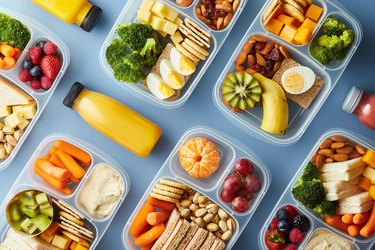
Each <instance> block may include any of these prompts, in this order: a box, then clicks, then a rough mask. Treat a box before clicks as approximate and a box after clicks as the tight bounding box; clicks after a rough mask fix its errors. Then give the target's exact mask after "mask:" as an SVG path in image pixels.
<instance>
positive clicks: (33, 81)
mask: <svg viewBox="0 0 375 250" xmlns="http://www.w3.org/2000/svg"><path fill="white" fill-rule="evenodd" d="M30 87H31V88H32V89H33V90H38V89H40V88H41V87H42V84H41V82H40V80H39V79H36V78H33V79H31V81H30Z"/></svg>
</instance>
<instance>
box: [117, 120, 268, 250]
mask: <svg viewBox="0 0 375 250" xmlns="http://www.w3.org/2000/svg"><path fill="white" fill-rule="evenodd" d="M197 137H204V138H207V139H208V140H210V141H211V142H213V143H214V144H215V145H216V147H217V149H218V151H219V152H220V160H221V163H220V166H219V168H218V169H217V171H216V172H214V173H213V174H212V175H211V176H209V177H208V178H206V179H203V178H202V179H197V178H194V177H192V176H190V175H189V174H187V172H186V171H185V170H184V169H183V168H182V167H181V165H180V163H179V156H178V151H179V149H180V148H181V147H182V145H184V144H185V143H186V142H187V141H189V140H190V139H192V138H197ZM240 158H245V159H247V160H250V161H251V162H252V163H253V166H254V174H255V175H256V176H257V177H258V178H259V180H260V182H261V188H260V190H259V191H258V192H257V193H254V196H253V199H252V200H251V202H250V204H249V208H248V210H247V211H246V212H242V213H238V212H235V211H234V210H233V209H232V208H231V206H230V203H225V202H224V201H223V200H222V199H221V198H220V190H221V186H222V185H223V182H224V179H225V177H226V176H227V175H228V174H229V173H231V172H232V171H233V163H234V162H235V161H236V160H237V159H240ZM162 180H166V181H172V182H178V183H180V184H183V186H184V185H186V186H188V187H190V188H191V189H193V190H194V192H193V193H191V195H193V194H194V195H195V194H196V193H200V194H201V195H203V196H205V197H206V198H208V199H209V200H211V201H212V203H214V204H217V205H218V206H219V207H220V208H221V210H222V211H225V213H226V214H227V215H229V217H231V218H232V219H233V220H234V222H235V223H234V224H235V225H234V226H232V231H233V233H232V234H231V235H232V237H231V238H230V240H228V241H226V242H225V249H231V248H232V247H233V245H234V244H235V242H236V240H237V239H238V237H239V236H240V234H241V233H242V231H243V230H244V229H245V227H246V225H247V223H248V222H249V221H250V219H251V217H252V215H253V214H254V212H255V210H256V208H257V207H258V205H259V203H260V202H261V200H262V198H263V196H264V195H265V193H266V192H267V190H268V187H269V185H270V183H271V175H270V172H269V170H268V168H267V166H266V165H265V164H264V163H263V162H262V161H261V160H260V159H258V157H257V156H256V155H255V154H254V153H253V152H252V151H251V150H249V149H248V148H246V147H245V146H244V145H242V144H241V143H240V142H238V141H236V140H234V139H233V138H230V137H229V136H227V135H225V134H224V133H222V132H220V131H216V130H214V129H212V128H209V127H201V126H199V127H192V128H190V129H189V130H188V131H186V132H185V134H184V135H183V136H182V137H181V139H180V140H179V142H178V143H177V145H176V147H175V148H174V149H173V151H172V152H171V154H170V155H169V157H168V158H167V160H166V161H165V163H164V164H163V166H162V167H161V169H160V171H159V173H158V174H157V175H156V176H155V178H154V180H153V181H152V183H151V184H150V186H149V188H148V189H147V191H146V192H145V194H144V195H143V197H142V198H141V200H140V202H139V204H138V206H137V208H136V209H135V210H134V212H133V214H132V215H131V217H130V218H129V220H128V221H127V222H126V224H125V227H124V230H123V234H122V237H123V238H122V242H123V245H124V247H125V249H137V246H136V245H135V243H134V241H133V237H132V235H131V233H130V231H131V225H132V222H133V220H134V218H135V217H136V216H137V214H138V213H139V211H140V210H141V208H142V207H143V206H144V205H145V204H146V203H147V202H146V199H147V198H148V197H149V196H150V195H151V193H152V192H154V191H153V188H154V187H155V185H157V184H158V183H159V184H160V181H162ZM185 199H186V198H185ZM190 199H191V200H193V202H194V200H195V199H196V198H191V197H190ZM199 199H200V198H198V200H199ZM190 203H191V202H190ZM172 204H173V203H172ZM176 204H177V203H176ZM228 204H229V205H228ZM211 206H212V205H211ZM172 213H173V212H172ZM192 213H193V212H192V211H191V215H193V214H192ZM220 218H221V217H220ZM216 223H217V222H216ZM219 224H220V223H219ZM206 226H207V225H206ZM228 228H230V227H228ZM233 228H234V229H233ZM223 235H224V234H223Z"/></svg>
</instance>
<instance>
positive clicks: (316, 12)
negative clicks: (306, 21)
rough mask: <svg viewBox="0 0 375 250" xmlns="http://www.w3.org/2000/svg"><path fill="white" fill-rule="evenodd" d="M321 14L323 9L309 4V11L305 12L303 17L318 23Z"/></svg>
mask: <svg viewBox="0 0 375 250" xmlns="http://www.w3.org/2000/svg"><path fill="white" fill-rule="evenodd" d="M322 12H323V8H321V7H319V6H317V5H315V4H311V5H310V7H309V9H308V10H307V11H306V14H305V16H306V17H307V18H310V19H312V20H314V21H315V22H318V20H319V18H320V15H321V14H322Z"/></svg>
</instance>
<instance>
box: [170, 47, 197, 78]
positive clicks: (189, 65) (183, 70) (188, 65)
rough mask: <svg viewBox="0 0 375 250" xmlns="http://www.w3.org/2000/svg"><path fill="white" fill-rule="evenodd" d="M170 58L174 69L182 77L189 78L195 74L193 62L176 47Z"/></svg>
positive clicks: (172, 50)
mask: <svg viewBox="0 0 375 250" xmlns="http://www.w3.org/2000/svg"><path fill="white" fill-rule="evenodd" d="M169 57H170V59H171V62H172V65H173V67H174V68H175V69H176V70H177V72H178V73H180V74H181V75H183V76H188V75H191V74H193V73H194V72H195V64H194V63H193V61H192V60H190V59H189V58H187V57H186V56H184V55H183V54H181V53H180V52H179V51H178V50H177V49H176V48H175V47H173V48H172V49H171V52H170V56H169Z"/></svg>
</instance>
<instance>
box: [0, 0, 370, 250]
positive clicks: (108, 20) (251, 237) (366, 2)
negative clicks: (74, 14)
mask: <svg viewBox="0 0 375 250" xmlns="http://www.w3.org/2000/svg"><path fill="white" fill-rule="evenodd" d="M133 1H140V0H133ZM92 2H94V3H95V4H97V5H98V6H100V7H101V8H102V9H103V10H104V15H103V17H102V19H101V21H100V23H99V24H98V26H97V27H96V28H95V29H94V30H93V31H92V32H91V33H86V32H84V31H82V30H81V29H80V28H78V27H77V26H74V25H67V24H65V23H63V22H62V21H60V20H58V19H56V18H54V17H52V16H51V15H50V14H48V13H47V12H45V11H43V10H42V9H40V8H39V7H37V6H36V5H34V4H32V3H31V1H29V0H1V1H0V5H1V6H3V7H7V8H13V9H15V10H17V11H19V12H22V13H24V14H25V15H28V16H30V17H32V18H34V19H35V20H37V21H39V22H41V23H43V24H45V25H46V26H48V27H49V28H50V29H51V30H53V31H54V32H55V33H56V34H57V35H58V36H59V37H60V38H61V39H62V40H63V41H64V42H65V43H66V45H67V46H68V48H69V50H70V54H71V63H70V66H69V68H68V70H67V72H66V74H65V76H64V78H63V79H62V82H61V83H60V86H59V87H58V88H57V90H56V93H55V95H54V96H53V98H52V99H51V101H50V103H49V106H48V107H47V108H46V109H45V111H44V113H43V114H42V116H41V118H40V119H39V121H38V122H37V124H36V126H35V127H34V129H33V131H32V133H31V134H30V136H29V138H28V139H27V140H26V143H25V145H24V146H23V147H22V149H21V150H20V152H19V154H18V157H17V159H16V160H14V161H13V163H12V165H11V166H10V167H9V168H8V169H7V170H5V171H3V172H0V183H1V185H0V187H1V188H0V200H3V199H4V198H5V195H6V193H7V192H8V190H9V188H10V187H11V185H12V183H13V181H14V180H15V179H16V177H17V176H18V173H19V172H20V171H21V169H22V168H23V167H24V165H25V164H26V162H27V161H28V159H29V157H30V156H31V154H32V153H33V152H34V150H35V148H36V147H37V146H38V144H39V143H40V141H41V140H42V139H43V138H44V137H45V136H46V135H48V134H50V133H53V132H64V133H69V134H72V135H74V136H77V137H80V138H82V139H84V140H86V141H87V142H89V143H92V144H93V145H95V146H98V147H100V148H102V149H103V150H104V151H106V152H107V153H108V154H109V155H110V156H112V157H113V158H114V159H115V160H116V161H118V162H119V163H120V165H122V166H123V168H124V169H125V170H126V171H127V172H128V174H129V176H130V179H131V190H130V193H129V195H128V197H127V198H126V200H125V202H124V204H123V205H122V207H121V208H120V210H119V212H118V214H117V216H116V217H115V219H114V221H113V223H112V225H110V228H109V229H108V231H107V233H106V234H105V235H104V237H103V238H102V240H101V242H100V243H99V245H98V247H97V249H121V248H122V246H121V231H122V229H123V227H124V225H125V222H126V221H127V219H128V218H129V216H130V214H131V213H132V212H133V209H134V208H135V207H136V205H137V203H138V201H139V198H140V197H141V196H142V195H143V193H144V191H145V190H146V188H147V187H148V185H149V183H150V182H151V180H152V179H153V177H154V176H155V174H156V173H157V171H158V170H159V167H160V166H161V165H162V164H163V162H164V161H165V159H166V158H167V156H168V155H169V153H170V151H171V150H172V148H173V147H174V146H175V144H176V142H177V141H178V140H179V138H180V136H181V135H182V134H183V133H184V131H186V130H187V129H188V128H190V127H191V126H194V125H206V126H212V127H214V128H216V129H219V130H222V131H225V133H227V134H229V135H231V136H233V137H235V138H236V139H240V140H241V141H242V142H243V143H244V144H246V145H247V146H248V147H249V148H251V149H252V150H253V151H255V153H257V154H258V155H259V157H261V158H262V159H263V161H264V162H265V163H266V164H267V165H268V167H269V168H270V170H271V173H272V175H273V176H272V184H271V186H270V189H269V191H268V193H267V195H266V196H265V197H264V199H263V201H262V203H261V204H260V206H259V207H258V210H257V211H256V213H255V214H254V216H253V218H252V220H251V221H250V222H249V224H248V225H247V227H246V229H245V230H244V232H243V234H242V235H241V236H240V238H239V239H238V241H237V243H236V244H235V246H234V249H258V245H257V240H258V232H259V230H260V228H261V226H262V225H263V223H264V221H265V219H266V218H267V216H268V215H269V212H270V211H271V210H272V208H273V206H274V204H275V202H276V201H277V199H278V198H279V195H280V194H281V193H282V192H283V190H284V189H285V187H286V186H287V184H288V183H289V181H290V180H291V178H292V176H293V175H294V174H295V172H296V170H297V169H298V168H299V166H300V164H301V163H302V161H303V159H304V158H305V157H306V154H307V153H308V152H309V150H310V148H311V147H312V146H313V145H314V143H315V142H316V140H317V138H318V137H319V136H320V135H321V134H322V133H323V132H324V131H326V130H327V129H329V128H332V127H343V128H346V129H350V130H353V131H356V132H358V133H360V134H362V135H364V136H367V137H369V138H372V139H373V140H374V139H375V132H374V131H371V130H370V129H367V128H366V127H364V126H363V125H362V124H361V123H360V122H359V121H358V120H357V119H356V117H355V116H349V115H348V114H346V113H344V112H343V111H341V104H342V102H343V100H344V98H345V96H346V94H347V92H348V91H349V89H350V88H351V86H352V85H357V86H359V87H361V88H364V89H366V90H368V91H372V92H375V74H374V70H375V28H374V24H375V15H374V12H373V11H374V10H375V1H373V0H362V1H351V0H341V3H342V4H343V5H345V6H346V7H347V8H348V9H350V10H351V11H352V13H353V14H354V16H356V17H357V18H358V19H359V21H360V22H361V24H362V26H363V30H364V36H363V41H362V44H361V46H360V48H359V49H358V51H357V53H356V55H354V57H353V60H352V61H351V63H350V64H349V66H348V68H347V70H346V71H345V73H344V74H343V76H342V78H341V80H340V81H339V83H338V84H337V86H336V88H335V89H334V90H333V91H332V93H331V95H330V96H329V98H328V99H327V101H326V103H325V104H324V106H323V107H322V109H321V110H320V112H319V113H318V115H317V116H316V117H315V119H314V121H313V122H312V123H311V125H310V127H309V128H308V129H307V131H306V133H305V135H304V136H303V137H302V139H301V140H300V141H299V142H298V143H297V144H295V145H294V146H292V147H288V148H279V147H274V146H271V145H269V144H266V143H263V142H261V141H258V140H256V139H253V138H252V137H250V136H249V135H248V134H246V133H244V132H243V131H241V130H240V129H238V128H237V127H235V126H234V125H233V124H232V123H231V122H230V121H229V120H227V119H226V118H224V117H223V116H222V115H221V113H219V111H218V110H217V109H216V108H215V106H214V104H213V102H212V98H211V95H212V87H213V85H214V83H215V81H216V80H217V78H218V76H219V74H220V72H221V70H222V69H223V68H224V66H225V65H226V62H227V60H228V59H229V58H230V56H231V53H232V51H233V49H234V48H235V47H236V46H237V44H238V43H239V41H240V39H241V38H242V36H243V34H244V33H245V32H246V30H247V28H248V27H249V25H250V24H251V22H252V20H253V18H254V17H255V16H256V14H257V13H258V11H259V10H260V9H261V6H262V5H263V3H264V1H262V0H249V1H248V3H247V6H246V8H245V10H244V12H243V13H242V15H241V16H240V18H239V20H238V22H237V23H236V25H235V26H234V28H233V31H232V32H231V34H230V35H229V38H228V40H227V42H226V43H224V45H223V47H222V48H221V50H220V51H219V53H218V54H217V56H216V58H215V63H213V64H212V65H211V67H209V69H208V71H207V73H206V74H205V75H204V76H203V78H202V79H201V82H200V83H199V85H198V86H197V88H196V89H195V91H194V93H193V95H192V96H191V97H190V99H189V100H188V102H187V103H186V104H185V105H184V106H182V107H181V108H180V109H177V110H164V109H160V108H156V107H154V106H151V105H150V104H147V103H144V102H142V101H140V100H138V99H137V98H135V97H134V96H132V95H131V94H129V93H127V92H125V91H124V90H123V89H122V88H120V87H119V86H117V85H116V84H114V83H112V82H111V81H110V79H109V78H108V77H107V75H106V74H105V73H104V72H103V71H102V69H101V68H100V66H99V61H98V58H99V49H100V47H101V45H102V43H103V41H104V39H105V37H106V36H107V34H108V32H109V30H110V29H111V27H112V25H113V23H114V22H115V20H116V19H117V16H118V14H119V13H120V11H121V9H122V8H123V6H124V5H125V3H126V1H124V0H112V1H109V0H93V1H92ZM74 81H80V82H82V83H85V84H86V85H87V87H88V88H90V89H92V90H95V91H99V92H102V93H105V94H107V95H109V96H112V97H114V98H116V99H117V100H119V101H121V102H123V103H124V104H126V105H128V106H129V107H131V108H133V109H135V110H137V111H138V112H140V113H141V114H143V115H145V116H146V117H149V118H150V119H151V120H153V121H155V122H156V123H157V124H159V125H160V126H161V127H162V129H163V131H164V134H163V136H162V138H161V140H160V142H159V143H158V145H157V147H156V149H155V150H154V151H153V153H152V154H151V155H150V156H149V157H148V158H147V159H141V158H138V157H136V156H135V155H133V154H131V153H129V152H128V151H126V150H125V149H123V148H122V147H121V146H119V145H117V144H116V143H114V142H112V141H110V140H109V139H107V138H106V137H104V136H103V135H101V134H98V133H97V132H96V131H95V130H93V129H92V128H91V127H90V126H89V125H87V124H86V123H85V122H84V121H83V120H82V119H81V118H80V117H79V116H78V115H77V114H76V113H74V112H72V111H70V110H69V109H67V108H65V107H64V106H63V105H62V100H63V98H64V96H65V94H66V93H67V91H68V89H69V88H70V86H71V84H72V83H73V82H74ZM249 246H251V248H249Z"/></svg>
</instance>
